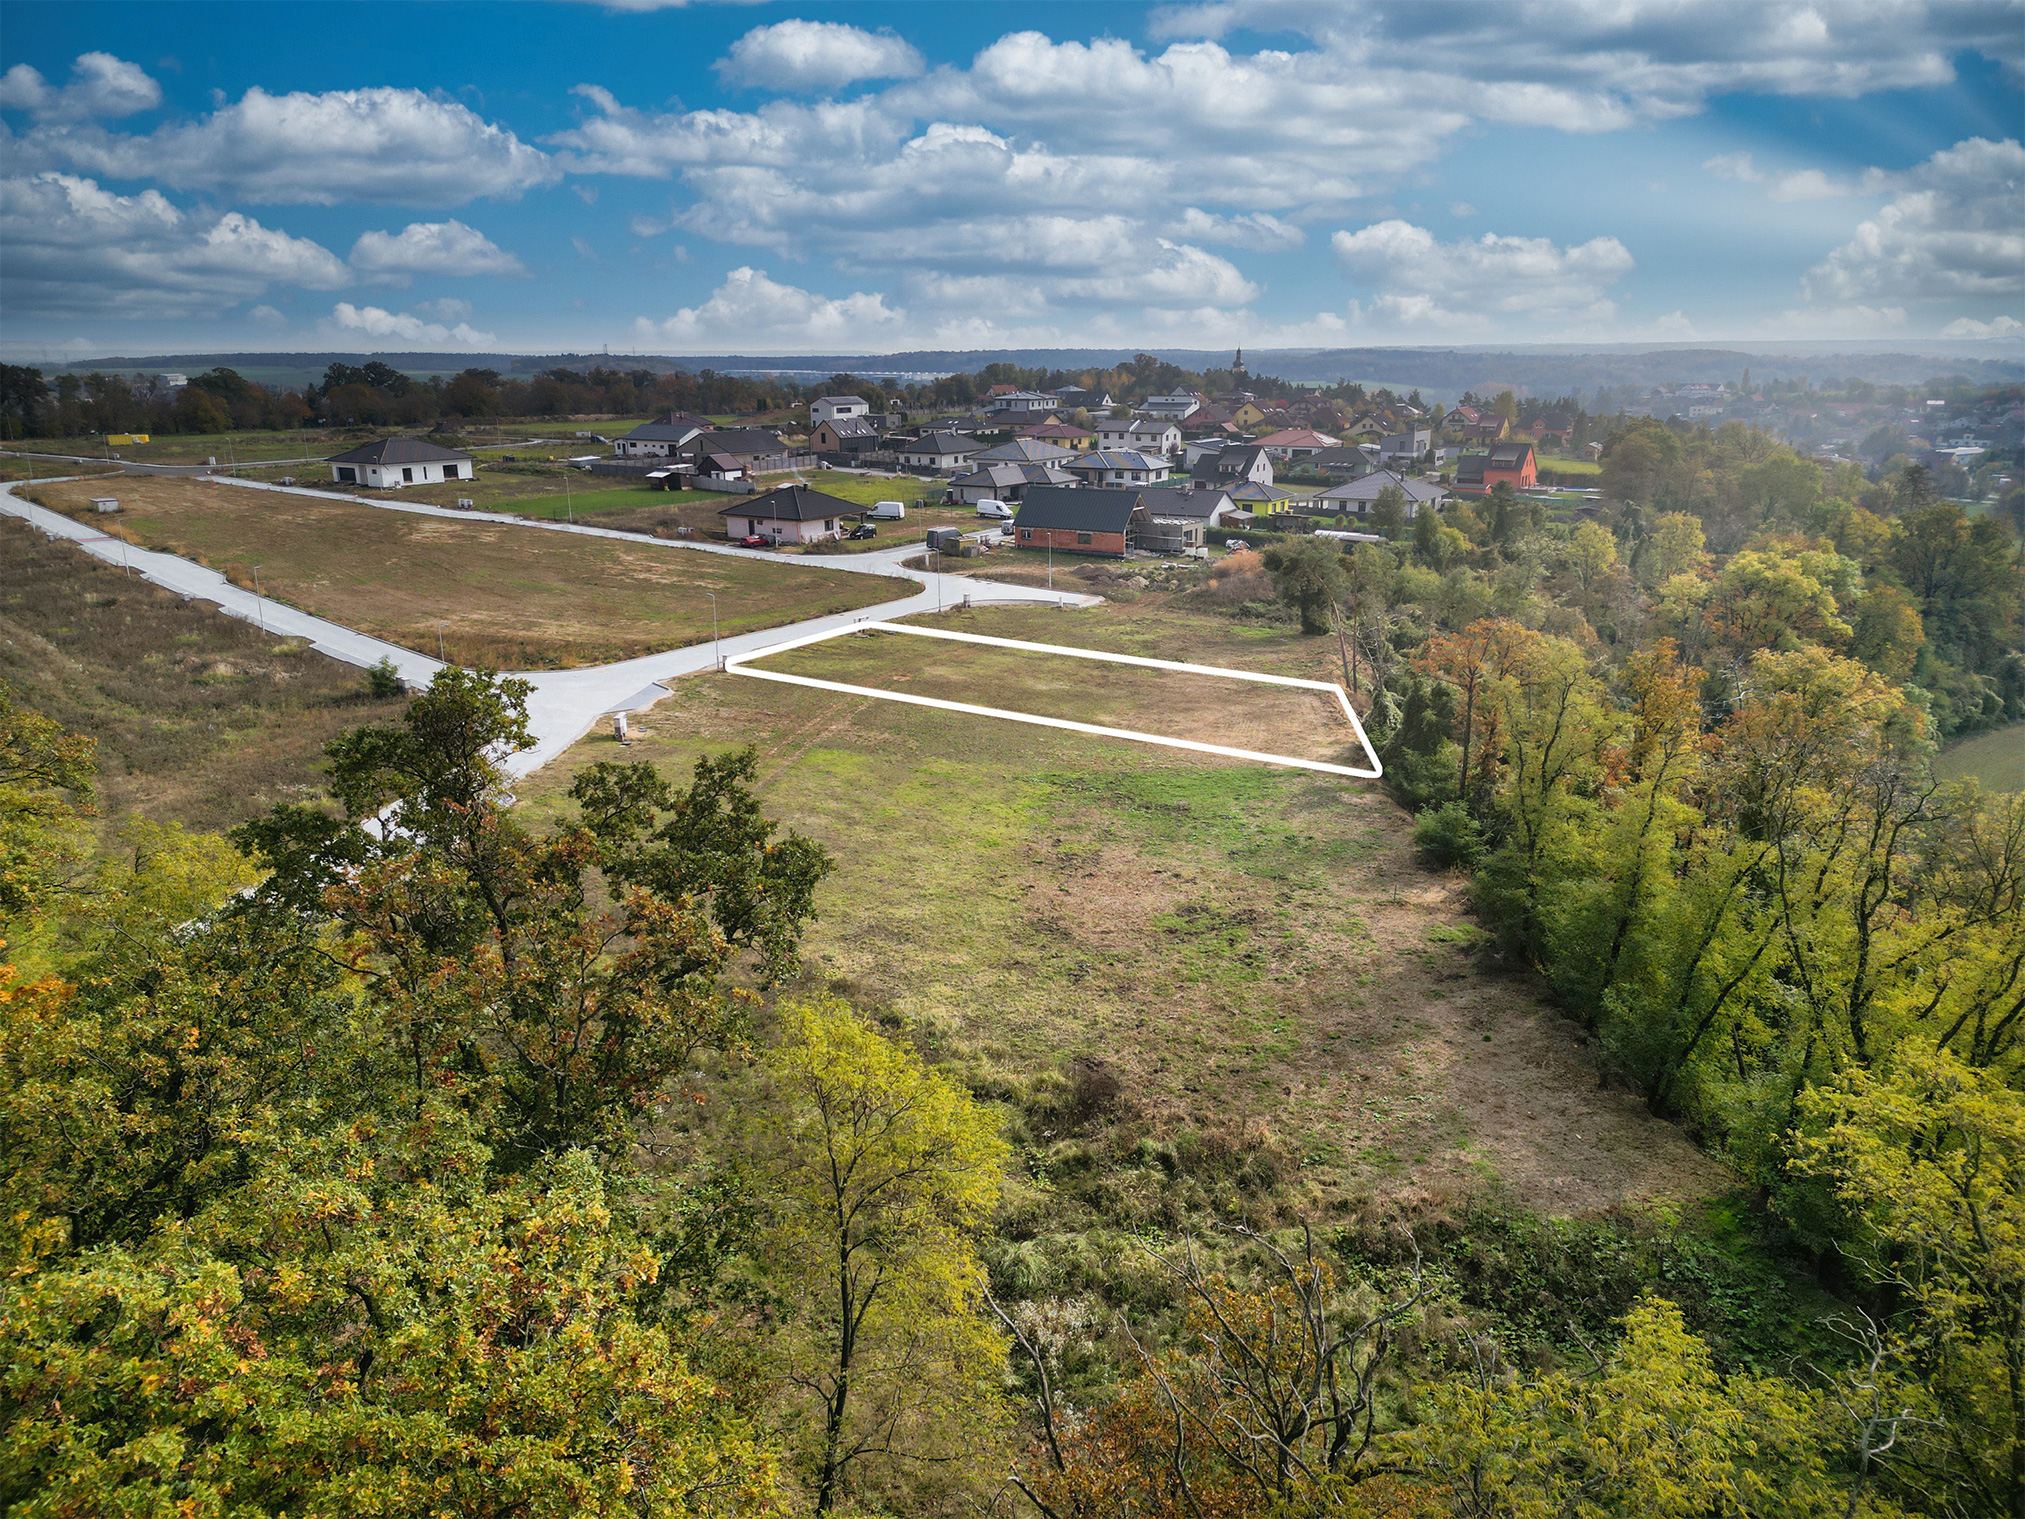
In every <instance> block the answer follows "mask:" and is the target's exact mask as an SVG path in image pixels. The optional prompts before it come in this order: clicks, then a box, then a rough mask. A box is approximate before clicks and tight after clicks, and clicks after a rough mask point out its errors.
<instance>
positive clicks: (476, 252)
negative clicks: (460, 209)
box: [351, 218, 527, 284]
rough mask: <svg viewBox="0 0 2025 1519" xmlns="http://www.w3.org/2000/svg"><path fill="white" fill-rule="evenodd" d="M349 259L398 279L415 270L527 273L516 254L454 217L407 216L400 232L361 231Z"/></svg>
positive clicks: (391, 279)
mask: <svg viewBox="0 0 2025 1519" xmlns="http://www.w3.org/2000/svg"><path fill="white" fill-rule="evenodd" d="M351 265H352V267H353V268H354V269H358V270H361V271H363V272H364V273H367V274H371V275H376V276H378V277H380V278H382V279H385V280H387V281H389V282H390V283H398V284H406V283H407V282H408V279H409V277H410V276H412V275H416V274H454V275H476V274H496V275H500V276H503V277H506V278H519V279H525V278H526V277H527V266H526V265H525V264H523V263H521V261H520V260H519V259H518V258H516V257H515V256H514V255H513V254H511V253H508V252H507V251H506V250H505V249H504V248H501V247H499V246H498V245H497V244H496V243H494V242H493V241H492V240H491V239H490V238H488V237H487V236H486V235H485V234H484V233H482V232H480V231H479V230H478V229H477V228H475V227H467V226H466V225H465V224H464V223H463V222H460V221H457V220H456V219H455V218H452V219H451V220H450V221H444V222H410V223H408V225H407V226H405V227H403V228H402V229H401V230H400V231H399V232H364V233H361V234H360V235H359V240H358V241H357V242H356V243H354V244H352V256H351Z"/></svg>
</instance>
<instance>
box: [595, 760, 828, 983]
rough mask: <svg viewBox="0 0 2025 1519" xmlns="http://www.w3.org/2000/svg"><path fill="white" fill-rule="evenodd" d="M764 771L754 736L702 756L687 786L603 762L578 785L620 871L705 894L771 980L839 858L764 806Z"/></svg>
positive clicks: (619, 876)
mask: <svg viewBox="0 0 2025 1519" xmlns="http://www.w3.org/2000/svg"><path fill="white" fill-rule="evenodd" d="M758 777H759V755H758V751H757V750H755V749H753V748H751V747H749V746H748V747H747V748H745V749H741V750H737V751H735V752H732V753H728V754H724V755H721V756H717V757H714V758H713V757H712V756H709V755H705V756H703V757H702V758H700V759H698V760H697V761H696V769H695V773H694V776H693V777H692V779H691V781H690V785H689V789H688V790H687V791H677V790H675V789H674V788H673V787H672V786H670V785H669V784H668V783H667V782H666V781H664V780H662V779H661V777H660V776H659V775H658V774H656V772H655V771H654V768H653V767H652V766H651V765H645V764H639V765H626V766H622V765H613V764H610V763H600V764H597V765H593V766H591V767H590V768H589V769H588V770H586V771H585V772H584V773H583V775H581V776H580V777H578V779H577V781H576V783H575V784H574V785H573V786H571V787H570V795H571V796H572V797H573V798H575V799H576V801H577V802H578V803H580V804H581V805H582V808H583V820H584V826H585V827H586V828H588V829H589V830H590V832H591V834H592V835H593V836H594V837H595V838H596V839H597V840H598V842H599V844H600V845H601V846H602V847H603V851H604V868H605V870H606V872H607V874H609V875H610V876H611V878H612V879H613V880H615V881H619V882H623V883H625V884H627V885H630V886H638V887H641V888H643V889H645V890H647V891H650V892H652V893H653V894H654V895H655V896H657V897H659V898H660V899H661V900H662V901H664V902H678V901H681V900H683V899H685V898H694V899H695V900H697V901H699V902H707V903H708V905H709V911H710V917H711V921H712V922H713V923H714V924H716V926H717V931H718V932H719V933H721V934H722V935H723V936H724V938H725V939H726V941H727V942H729V943H730V944H732V945H734V946H735V947H737V948H739V949H750V950H754V951H756V952H757V953H758V954H759V955H760V957H761V961H762V964H763V967H764V970H765V974H766V976H767V978H768V979H769V980H773V979H777V978H778V977H779V976H781V975H784V974H786V973H787V972H788V971H790V970H791V969H792V968H793V966H794V963H795V953H796V951H797V949H798V948H799V947H800V944H801V936H802V933H803V931H804V930H805V929H806V928H807V926H808V925H809V923H811V922H812V921H814V919H815V916H816V905H815V895H816V888H817V887H818V886H820V885H821V884H822V881H823V879H824V877H826V876H827V875H828V874H829V873H830V872H831V871H832V870H833V869H834V868H835V863H834V862H833V861H832V860H831V858H830V856H829V854H828V853H827V852H826V851H825V850H824V849H823V847H822V846H821V845H820V844H818V843H816V842H815V841H814V840H813V839H810V838H807V837H805V836H804V835H802V834H799V833H796V832H794V831H793V830H792V829H790V830H787V831H785V832H782V830H781V828H780V825H779V824H778V823H775V822H773V821H772V820H771V819H769V818H767V817H765V816H763V815H762V814H761V812H760V807H759V798H758V796H757V795H756V794H755V793H754V791H753V789H752V788H753V785H754V783H755V782H756V781H757V780H758ZM662 814H666V815H667V816H666V817H665V819H664V818H663V816H662Z"/></svg>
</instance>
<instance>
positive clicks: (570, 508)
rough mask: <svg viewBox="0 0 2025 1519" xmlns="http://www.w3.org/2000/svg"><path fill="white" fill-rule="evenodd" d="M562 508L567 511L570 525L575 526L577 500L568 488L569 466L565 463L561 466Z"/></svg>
mask: <svg viewBox="0 0 2025 1519" xmlns="http://www.w3.org/2000/svg"><path fill="white" fill-rule="evenodd" d="M563 510H564V511H566V512H568V513H569V518H570V526H571V527H575V526H576V522H577V502H576V496H575V495H574V494H573V493H572V492H571V490H570V467H569V466H568V465H567V464H565V465H564V466H563Z"/></svg>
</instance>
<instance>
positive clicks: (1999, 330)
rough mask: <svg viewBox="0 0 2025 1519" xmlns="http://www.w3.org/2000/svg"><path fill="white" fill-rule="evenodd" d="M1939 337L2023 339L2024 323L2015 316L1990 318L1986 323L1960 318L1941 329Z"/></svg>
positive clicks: (1967, 317) (2024, 333)
mask: <svg viewBox="0 0 2025 1519" xmlns="http://www.w3.org/2000/svg"><path fill="white" fill-rule="evenodd" d="M1941 336H1942V337H1944V338H1974V339H1977V340H1979V341H1987V340H1988V339H1990V338H2016V337H2025V322H2021V321H2019V320H2018V319H2017V318H2016V317H2015V316H1997V317H1992V318H1991V319H1990V320H1989V321H1987V322H1979V321H1977V320H1976V319H1975V318H1974V317H1971V316H1961V317H1956V318H1955V319H1954V320H1953V321H1952V322H1950V323H1948V325H1947V326H1945V327H1943V328H1942V329H1941Z"/></svg>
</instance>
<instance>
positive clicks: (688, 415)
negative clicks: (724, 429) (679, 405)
mask: <svg viewBox="0 0 2025 1519" xmlns="http://www.w3.org/2000/svg"><path fill="white" fill-rule="evenodd" d="M711 425H712V424H711V422H710V419H709V418H708V417H699V416H697V415H695V414H694V413H693V412H686V411H664V412H662V413H661V415H660V416H658V417H656V418H654V420H653V421H651V422H642V423H641V424H640V425H639V426H638V427H636V428H634V429H633V430H632V431H631V432H629V433H627V434H626V435H625V436H624V437H623V438H621V439H619V441H618V442H617V443H616V444H614V445H613V446H614V448H615V449H616V451H617V453H618V456H619V457H620V458H621V459H665V458H667V457H668V456H669V455H671V454H673V453H674V452H675V450H676V449H678V448H680V447H681V446H682V445H683V444H684V443H687V442H688V441H689V440H690V439H691V438H693V437H695V436H696V435H697V434H698V433H706V432H709V431H710V429H711Z"/></svg>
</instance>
